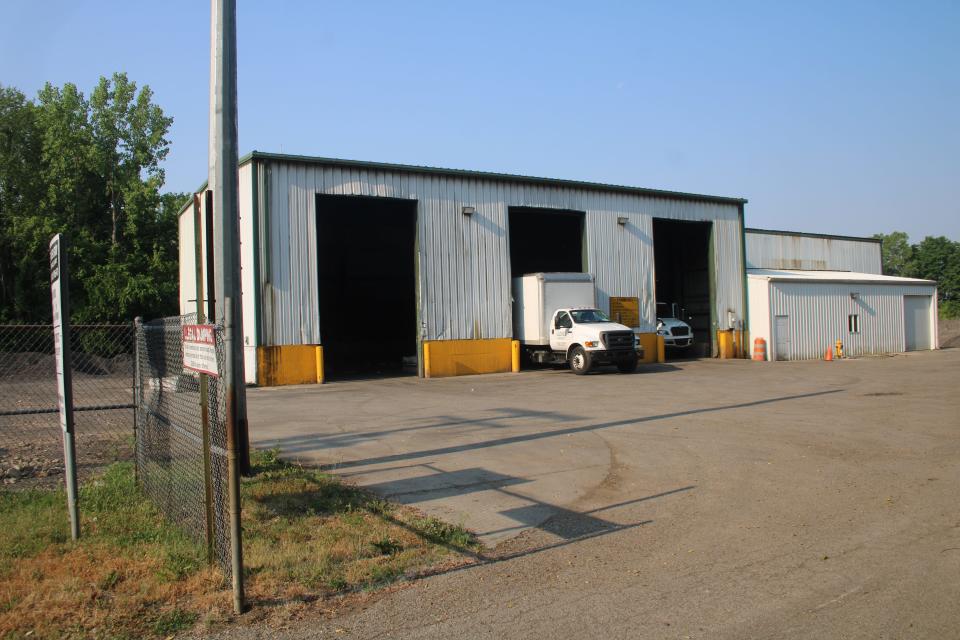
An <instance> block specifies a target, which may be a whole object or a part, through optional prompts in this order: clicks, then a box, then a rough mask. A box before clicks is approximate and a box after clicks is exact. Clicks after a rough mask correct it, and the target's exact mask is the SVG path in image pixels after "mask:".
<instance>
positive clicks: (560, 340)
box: [550, 307, 638, 374]
mask: <svg viewBox="0 0 960 640" xmlns="http://www.w3.org/2000/svg"><path fill="white" fill-rule="evenodd" d="M550 326H551V328H550V350H551V351H552V352H553V353H554V354H556V355H557V356H562V357H563V359H564V360H565V361H566V362H568V363H569V364H570V369H571V370H572V371H573V372H574V373H577V374H584V373H588V372H589V371H590V370H591V369H592V368H593V367H594V366H595V365H598V364H614V365H616V367H617V369H618V370H620V371H621V372H630V371H634V370H636V368H637V360H638V357H637V340H636V336H635V335H634V333H633V331H632V330H631V329H630V327H627V326H624V325H622V324H618V323H616V322H613V321H612V320H610V318H608V317H607V314H605V313H604V312H603V311H600V310H599V309H594V308H591V307H580V308H572V309H557V310H556V312H555V313H554V314H553V319H552V321H551V325H550Z"/></svg>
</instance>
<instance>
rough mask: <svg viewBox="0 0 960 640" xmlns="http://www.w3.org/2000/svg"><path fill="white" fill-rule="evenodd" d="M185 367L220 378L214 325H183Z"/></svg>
mask: <svg viewBox="0 0 960 640" xmlns="http://www.w3.org/2000/svg"><path fill="white" fill-rule="evenodd" d="M183 366H184V368H186V369H191V370H193V371H197V372H199V373H206V374H207V375H211V376H214V377H219V376H220V373H219V371H217V339H216V336H215V335H214V327H213V325H212V324H185V325H183Z"/></svg>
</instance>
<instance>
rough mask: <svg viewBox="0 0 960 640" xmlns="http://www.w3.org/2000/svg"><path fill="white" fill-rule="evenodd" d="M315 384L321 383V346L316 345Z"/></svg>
mask: <svg viewBox="0 0 960 640" xmlns="http://www.w3.org/2000/svg"><path fill="white" fill-rule="evenodd" d="M316 349H317V384H323V347H321V346H320V345H317V347H316Z"/></svg>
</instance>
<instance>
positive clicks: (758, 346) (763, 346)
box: [753, 338, 767, 360]
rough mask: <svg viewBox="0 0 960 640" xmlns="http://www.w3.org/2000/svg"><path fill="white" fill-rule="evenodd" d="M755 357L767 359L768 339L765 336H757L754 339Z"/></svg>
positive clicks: (755, 358)
mask: <svg viewBox="0 0 960 640" xmlns="http://www.w3.org/2000/svg"><path fill="white" fill-rule="evenodd" d="M753 359H754V360H766V359H767V341H766V340H764V339H763V338H757V339H755V340H754V341H753Z"/></svg>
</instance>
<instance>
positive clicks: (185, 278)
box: [177, 193, 210, 315]
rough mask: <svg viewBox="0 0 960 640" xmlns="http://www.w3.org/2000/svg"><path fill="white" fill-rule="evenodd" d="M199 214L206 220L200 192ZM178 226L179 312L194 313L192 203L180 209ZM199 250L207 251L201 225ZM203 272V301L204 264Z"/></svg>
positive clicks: (193, 227) (193, 229) (193, 220)
mask: <svg viewBox="0 0 960 640" xmlns="http://www.w3.org/2000/svg"><path fill="white" fill-rule="evenodd" d="M200 216H201V221H203V220H206V203H205V201H204V198H203V194H202V193H201V194H200ZM177 224H178V226H179V236H178V241H179V243H180V247H179V249H180V314H181V315H183V314H187V313H196V311H197V274H196V264H197V261H196V247H195V246H194V242H195V237H196V236H195V233H194V231H195V226H194V225H195V224H196V216H195V215H194V211H193V203H192V202H191V203H189V204H188V205H187V206H186V207H184V208H183V209H182V210H181V211H180V217H179V219H178V221H177ZM200 251H201V252H202V253H203V255H206V252H207V238H206V234H205V232H204V230H203V227H201V233H200ZM201 268H202V270H203V272H202V274H201V277H202V278H203V286H204V296H203V297H204V301H206V300H207V298H208V296H209V295H210V292H209V291H207V290H206V287H207V273H206V268H205V266H204V265H202V266H201Z"/></svg>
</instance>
